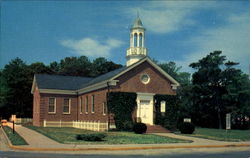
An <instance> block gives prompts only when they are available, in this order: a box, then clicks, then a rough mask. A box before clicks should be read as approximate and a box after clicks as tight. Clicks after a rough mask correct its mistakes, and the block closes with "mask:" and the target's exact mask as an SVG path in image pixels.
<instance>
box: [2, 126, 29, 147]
mask: <svg viewBox="0 0 250 158" xmlns="http://www.w3.org/2000/svg"><path fill="white" fill-rule="evenodd" d="M3 130H4V131H5V133H6V135H7V136H8V138H9V140H10V141H11V143H12V144H13V145H28V143H27V142H26V141H25V140H24V139H23V137H21V136H20V135H19V134H18V133H17V132H15V133H14V134H13V131H12V128H10V127H8V126H3Z"/></svg>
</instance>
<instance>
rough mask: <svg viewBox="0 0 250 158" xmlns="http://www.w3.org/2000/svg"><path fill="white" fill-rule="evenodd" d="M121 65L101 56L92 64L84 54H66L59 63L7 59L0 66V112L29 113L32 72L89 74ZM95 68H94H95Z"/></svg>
mask: <svg viewBox="0 0 250 158" xmlns="http://www.w3.org/2000/svg"><path fill="white" fill-rule="evenodd" d="M119 67H121V65H119V64H115V63H113V62H111V61H107V60H106V59H105V58H97V59H96V60H94V61H93V64H92V63H91V62H90V61H89V59H88V58H87V57H85V56H81V57H66V58H64V59H62V60H61V61H60V63H57V62H52V63H50V65H49V66H47V65H45V64H43V63H41V62H36V63H32V64H30V65H27V64H25V63H24V62H23V61H22V60H21V59H20V58H16V59H13V60H11V61H10V62H9V63H8V64H6V65H5V67H4V69H3V70H0V116H2V117H4V118H6V119H7V118H9V117H10V115H11V114H16V115H17V116H18V117H32V103H33V101H32V100H33V96H32V94H31V93H30V91H31V87H32V81H33V77H34V74H38V73H39V74H40V73H46V74H58V75H72V76H83V77H89V76H91V77H93V76H98V75H101V74H103V73H107V72H109V71H112V70H114V69H117V68H119ZM95 69H96V70H98V71H96V70H95Z"/></svg>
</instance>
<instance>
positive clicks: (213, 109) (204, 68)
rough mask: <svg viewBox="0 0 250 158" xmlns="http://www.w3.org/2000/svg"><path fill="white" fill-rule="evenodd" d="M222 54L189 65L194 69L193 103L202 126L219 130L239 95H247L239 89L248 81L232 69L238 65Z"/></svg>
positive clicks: (214, 53)
mask: <svg viewBox="0 0 250 158" xmlns="http://www.w3.org/2000/svg"><path fill="white" fill-rule="evenodd" d="M221 53H222V52H221V51H214V52H212V53H210V54H209V55H207V56H206V57H204V58H202V59H201V60H199V61H198V62H195V63H191V64H190V66H191V67H192V68H194V69H196V70H197V71H196V72H195V73H194V74H193V76H192V84H193V85H192V86H193V87H192V95H193V96H192V102H193V105H194V106H195V107H194V109H195V113H198V114H196V123H197V124H199V125H201V126H208V127H219V128H222V126H223V123H224V122H225V121H224V116H225V114H226V113H229V112H230V113H231V112H234V111H235V110H237V109H238V108H237V105H238V104H240V101H239V96H242V93H244V94H246V93H245V92H243V91H242V90H245V89H246V88H245V87H244V86H245V84H244V82H248V81H249V79H247V78H246V77H244V76H245V75H244V74H243V73H242V72H241V70H239V69H236V68H234V66H235V65H237V64H238V63H235V62H231V61H227V59H226V57H225V56H222V55H221ZM216 121H217V124H215V123H214V122H216Z"/></svg>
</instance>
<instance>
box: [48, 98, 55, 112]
mask: <svg viewBox="0 0 250 158" xmlns="http://www.w3.org/2000/svg"><path fill="white" fill-rule="evenodd" d="M50 98H53V99H54V112H49V104H48V114H56V97H49V99H50Z"/></svg>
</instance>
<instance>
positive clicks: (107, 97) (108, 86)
mask: <svg viewBox="0 0 250 158" xmlns="http://www.w3.org/2000/svg"><path fill="white" fill-rule="evenodd" d="M107 88H108V93H107V96H106V103H107V113H108V131H109V130H110V128H109V127H110V112H109V109H108V107H109V106H108V99H109V93H110V85H109V81H108V82H107Z"/></svg>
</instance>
